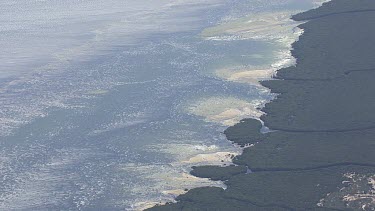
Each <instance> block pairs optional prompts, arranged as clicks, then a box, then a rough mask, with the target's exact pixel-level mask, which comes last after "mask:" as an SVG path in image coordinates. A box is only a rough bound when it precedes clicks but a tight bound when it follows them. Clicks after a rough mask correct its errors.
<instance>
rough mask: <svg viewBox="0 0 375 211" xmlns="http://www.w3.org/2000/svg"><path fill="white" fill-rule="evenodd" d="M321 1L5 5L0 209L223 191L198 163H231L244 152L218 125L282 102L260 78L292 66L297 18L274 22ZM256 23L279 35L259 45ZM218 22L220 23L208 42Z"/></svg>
mask: <svg viewBox="0 0 375 211" xmlns="http://www.w3.org/2000/svg"><path fill="white" fill-rule="evenodd" d="M313 6H314V4H313V3H312V1H311V0H304V1H301V0H298V1H297V0H295V1H293V0H281V1H280V0H270V1H260V0H247V1H245V0H243V1H229V0H228V1H224V0H223V1H220V0H202V1H189V0H186V1H185V0H181V1H167V0H164V1H150V0H143V1H138V0H137V1H117V0H111V1H110V2H109V1H106V2H102V1H79V2H74V3H73V2H65V1H56V0H46V1H40V0H39V1H37V0H35V1H17V2H14V1H10V0H9V1H4V2H2V3H0V8H1V9H0V10H1V11H2V12H0V14H1V15H0V24H1V26H3V27H1V30H2V31H1V34H0V45H1V46H2V47H3V49H5V50H4V51H2V52H1V59H0V61H1V63H0V74H1V76H0V78H2V79H1V81H0V139H1V141H0V171H1V173H2V174H1V177H0V209H8V210H9V209H13V210H30V209H33V210H47V209H67V210H87V209H93V208H95V209H109V210H117V209H119V210H123V209H129V210H131V209H140V208H143V207H147V206H149V205H152V204H155V203H160V202H161V203H163V202H165V201H171V200H173V198H174V197H175V196H176V195H177V194H181V193H183V192H184V191H185V189H190V188H194V187H200V186H219V187H224V188H225V186H224V185H223V184H222V183H221V182H213V181H209V180H206V179H200V178H195V177H193V176H191V175H189V174H188V172H189V171H190V167H191V166H192V165H202V164H217V165H229V164H230V161H231V157H232V156H233V155H236V154H238V153H240V152H241V149H240V148H239V147H236V146H233V145H231V144H230V143H229V142H228V141H227V140H226V139H225V137H224V135H223V134H222V132H223V130H224V129H225V127H226V126H228V125H233V124H235V123H236V122H237V121H239V120H240V119H242V118H249V117H250V118H258V117H259V116H260V115H261V113H260V112H259V111H258V110H257V108H258V107H261V106H262V105H263V104H264V103H265V102H267V101H269V100H271V99H272V98H273V97H274V96H273V95H271V94H270V93H269V91H268V90H266V89H264V88H262V87H260V86H259V84H257V83H256V81H257V80H258V79H261V78H268V77H269V76H270V75H272V73H273V72H274V70H276V69H277V68H279V67H282V66H285V65H290V64H292V63H293V62H294V60H293V58H290V54H289V48H290V44H291V42H292V41H293V40H295V39H296V38H297V37H298V34H299V32H298V30H296V29H295V23H292V22H289V21H288V18H285V17H284V16H281V18H279V19H277V20H276V22H277V21H279V22H277V23H276V24H275V20H272V21H269V17H270V14H272V13H273V14H280V13H282V14H290V13H293V12H296V11H299V10H303V9H308V8H311V7H313ZM14 14H22V15H19V16H14ZM248 14H250V16H246V15H248ZM245 16H246V17H245ZM244 17H245V18H244ZM253 17H256V20H257V21H259V20H260V21H265V22H262V23H263V24H269V23H271V25H273V26H275V25H276V26H280V24H281V25H283V27H281V28H282V29H281V30H280V27H276V28H278V31H276V32H277V33H272V35H273V36H270V33H269V32H268V31H261V32H259V30H257V35H256V37H254V36H252V35H254V33H255V32H254V30H253V28H252V27H253V25H251V24H250V26H248V25H247V24H244V21H245V22H249V21H250V20H252V21H254V20H255V19H254V20H253V19H252V18H253ZM277 17H279V16H277ZM286 17H288V16H286ZM267 21H268V22H267ZM217 25H219V26H222V25H225V27H222V28H220V29H219V30H216V31H215V34H204V31H203V30H204V29H208V28H209V27H213V26H217ZM228 26H230V27H229V28H230V29H231V30H230V31H229V32H228V31H227V29H228ZM284 26H285V27H284ZM238 27H240V28H241V30H237V29H238ZM244 27H245V29H244ZM246 27H247V28H246ZM249 27H250V28H249ZM223 28H224V29H223ZM202 31H203V32H202ZM201 32H202V33H201ZM274 35H276V36H274ZM254 70H257V71H260V74H258V73H256V74H252V73H251V74H249V73H248V72H249V71H254ZM263 70H265V71H266V74H263V72H262V71H263ZM268 70H270V73H268V72H267V71H268ZM244 73H245V75H246V77H245V78H244V77H243V74H244ZM254 77H255V79H254Z"/></svg>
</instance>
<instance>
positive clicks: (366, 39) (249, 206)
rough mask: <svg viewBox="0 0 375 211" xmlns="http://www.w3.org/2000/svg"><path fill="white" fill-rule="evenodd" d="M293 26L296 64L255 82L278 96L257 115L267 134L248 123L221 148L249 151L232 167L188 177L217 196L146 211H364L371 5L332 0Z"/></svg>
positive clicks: (372, 126) (371, 130) (374, 156)
mask: <svg viewBox="0 0 375 211" xmlns="http://www.w3.org/2000/svg"><path fill="white" fill-rule="evenodd" d="M293 19H294V20H297V21H307V22H306V23H304V24H302V25H300V26H299V27H300V28H301V29H303V30H304V32H305V33H304V34H303V35H302V36H301V37H300V40H299V41H298V42H296V43H294V44H293V49H294V50H293V52H292V53H293V56H294V57H295V58H296V59H297V65H296V66H294V67H289V68H284V69H281V70H279V71H278V72H277V75H276V76H275V78H276V79H279V80H270V81H263V82H261V84H262V85H263V86H265V87H267V88H269V89H271V91H272V92H273V93H276V94H278V97H277V98H276V99H275V100H274V101H273V102H271V103H268V104H267V105H266V106H265V108H263V109H262V111H263V112H265V114H264V115H263V116H261V120H262V121H263V122H264V124H265V126H267V127H269V128H270V129H271V130H275V132H272V133H266V134H263V133H260V128H261V127H262V125H261V124H260V122H259V121H257V120H253V119H246V120H243V121H241V122H240V123H238V124H236V125H234V126H231V127H229V128H228V129H227V130H226V131H225V134H226V135H227V138H228V139H229V140H230V141H232V142H234V143H237V144H239V145H241V146H245V145H249V144H254V146H252V147H248V148H245V149H244V152H243V154H242V155H239V156H236V157H235V158H234V163H235V164H236V165H237V167H233V166H230V167H199V168H198V169H194V170H193V174H194V175H195V176H201V177H204V178H211V179H212V180H217V179H220V178H221V179H222V180H224V181H225V184H226V185H227V188H226V189H225V190H224V189H221V188H214V187H206V188H197V189H192V190H190V191H188V192H187V193H186V194H184V195H181V196H179V197H177V198H176V201H177V203H172V204H168V205H166V206H158V207H154V208H152V209H153V210H306V209H311V210H343V209H349V210H373V209H374V207H375V205H374V200H373V199H374V196H373V193H374V188H373V180H374V179H373V175H374V173H375V153H373V152H374V150H375V142H374V139H373V137H374V135H375V113H374V112H373V109H374V107H375V98H374V90H375V84H374V83H373V80H374V78H375V60H374V50H375V49H374V46H375V27H374V24H373V22H374V20H375V2H374V1H372V0H358V1H352V0H333V1H331V2H328V3H325V4H324V5H323V6H322V7H320V8H318V9H314V10H310V11H308V12H305V13H301V14H298V15H296V16H294V17H293ZM210 33H214V32H212V31H211V32H210ZM246 167H248V168H249V169H251V171H252V173H250V172H249V171H244V170H243V169H244V168H246ZM233 168H242V169H233ZM218 175H219V176H220V177H218ZM350 175H352V176H350ZM353 175H357V176H353ZM340 190H342V191H345V194H344V195H342V193H343V192H342V191H341V192H340ZM326 201H329V202H330V203H327V202H326Z"/></svg>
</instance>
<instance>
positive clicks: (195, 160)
mask: <svg viewBox="0 0 375 211" xmlns="http://www.w3.org/2000/svg"><path fill="white" fill-rule="evenodd" d="M236 155H238V153H232V152H216V153H211V154H199V155H196V156H194V157H191V158H190V159H188V160H185V161H182V162H183V163H189V164H195V165H196V164H201V163H210V164H211V165H213V164H215V165H218V164H229V163H232V158H233V157H234V156H236Z"/></svg>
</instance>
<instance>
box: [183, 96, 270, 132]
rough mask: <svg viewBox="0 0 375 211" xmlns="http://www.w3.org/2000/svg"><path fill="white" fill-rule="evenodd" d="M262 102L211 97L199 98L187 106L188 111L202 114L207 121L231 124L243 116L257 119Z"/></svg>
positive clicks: (198, 114)
mask: <svg viewBox="0 0 375 211" xmlns="http://www.w3.org/2000/svg"><path fill="white" fill-rule="evenodd" d="M263 103H264V102H262V101H260V100H253V101H251V102H248V101H245V100H241V99H238V98H234V97H211V98H207V99H201V100H199V101H197V102H196V103H194V104H193V105H191V106H190V107H189V108H188V112H189V113H191V114H194V115H197V116H202V117H204V119H205V120H206V121H208V122H215V123H219V124H222V125H225V126H232V125H235V124H236V123H238V122H239V121H240V120H241V119H244V118H255V119H258V118H259V117H260V116H261V115H262V114H263V113H262V112H261V111H260V110H259V107H260V106H261V105H263Z"/></svg>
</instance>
